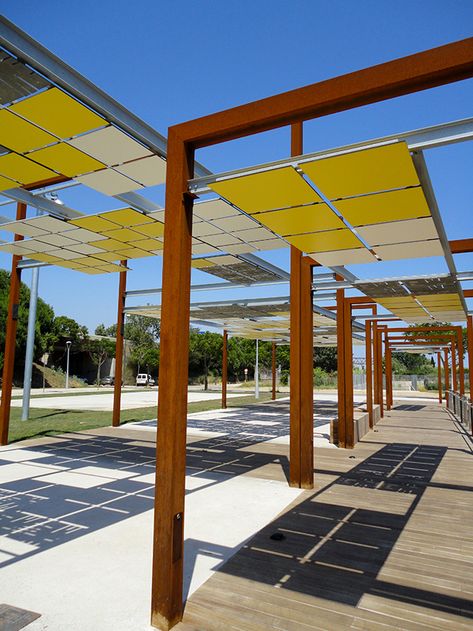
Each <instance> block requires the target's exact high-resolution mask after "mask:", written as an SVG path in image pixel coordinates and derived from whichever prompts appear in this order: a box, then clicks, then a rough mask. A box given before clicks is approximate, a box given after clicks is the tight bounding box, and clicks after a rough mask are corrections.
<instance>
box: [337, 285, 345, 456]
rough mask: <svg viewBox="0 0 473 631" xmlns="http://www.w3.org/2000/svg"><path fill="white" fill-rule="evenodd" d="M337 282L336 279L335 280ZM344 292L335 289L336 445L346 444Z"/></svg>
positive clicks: (342, 445)
mask: <svg viewBox="0 0 473 631" xmlns="http://www.w3.org/2000/svg"><path fill="white" fill-rule="evenodd" d="M337 280H338V279H337ZM344 306H345V290H344V289H337V408H338V445H339V447H345V444H346V436H345V429H346V409H345V365H346V364H345V343H346V337H345V315H346V314H345V308H344Z"/></svg>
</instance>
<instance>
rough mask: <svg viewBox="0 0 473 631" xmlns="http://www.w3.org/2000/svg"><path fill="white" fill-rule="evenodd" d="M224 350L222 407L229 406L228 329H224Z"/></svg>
mask: <svg viewBox="0 0 473 631" xmlns="http://www.w3.org/2000/svg"><path fill="white" fill-rule="evenodd" d="M222 343H223V352H222V409H223V410H224V409H225V408H226V407H227V380H228V331H227V330H226V329H224V330H223V340H222Z"/></svg>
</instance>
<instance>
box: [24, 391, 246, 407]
mask: <svg viewBox="0 0 473 631" xmlns="http://www.w3.org/2000/svg"><path fill="white" fill-rule="evenodd" d="M221 396H222V395H221V394H220V393H219V392H204V391H200V392H195V391H190V392H189V393H188V400H189V403H194V402H197V401H215V400H218V399H220V398H221ZM244 396H246V395H245V393H242V394H239V393H238V394H237V393H228V394H227V398H229V399H232V398H234V397H244ZM157 404H158V389H157V388H153V389H142V390H134V391H132V392H127V391H124V392H122V399H121V409H122V410H133V409H135V408H147V407H152V406H156V405H157ZM21 406H22V401H21V399H13V400H12V407H21ZM30 407H32V408H40V409H58V410H90V411H92V412H111V411H112V410H113V391H110V392H107V393H100V394H89V393H87V394H82V392H81V391H77V392H75V393H71V394H68V395H65V396H55V397H38V396H36V397H34V398H32V399H31V404H30Z"/></svg>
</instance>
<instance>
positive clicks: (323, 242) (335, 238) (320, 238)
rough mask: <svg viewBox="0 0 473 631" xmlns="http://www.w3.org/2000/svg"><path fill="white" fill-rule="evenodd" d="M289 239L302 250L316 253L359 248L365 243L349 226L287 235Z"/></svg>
mask: <svg viewBox="0 0 473 631" xmlns="http://www.w3.org/2000/svg"><path fill="white" fill-rule="evenodd" d="M287 240H288V241H289V243H291V244H292V245H295V246H296V248H299V250H301V251H302V252H314V253H316V252H328V251H330V250H345V249H348V248H358V247H361V246H362V245H363V244H362V243H361V241H359V240H358V239H357V238H356V236H355V235H354V234H353V233H352V232H351V231H350V230H348V229H347V228H344V229H342V230H328V231H326V232H314V233H312V234H303V235H298V236H292V237H287Z"/></svg>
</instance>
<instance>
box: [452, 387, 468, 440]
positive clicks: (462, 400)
mask: <svg viewBox="0 0 473 631" xmlns="http://www.w3.org/2000/svg"><path fill="white" fill-rule="evenodd" d="M447 408H448V409H449V410H450V412H451V413H452V414H453V415H454V416H455V418H456V419H457V420H458V421H460V423H461V424H462V425H463V426H464V427H465V429H466V430H468V432H470V434H471V431H472V427H473V405H472V404H471V403H470V402H469V400H468V397H465V396H461V395H460V394H458V392H454V391H453V390H447Z"/></svg>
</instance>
